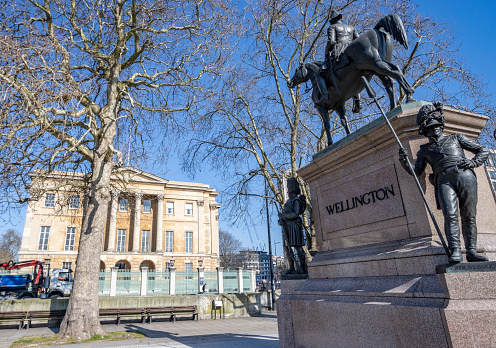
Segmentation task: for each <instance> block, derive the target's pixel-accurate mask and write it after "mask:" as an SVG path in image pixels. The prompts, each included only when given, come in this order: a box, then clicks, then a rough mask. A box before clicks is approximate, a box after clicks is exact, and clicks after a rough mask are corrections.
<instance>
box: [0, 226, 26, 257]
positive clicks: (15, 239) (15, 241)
mask: <svg viewBox="0 0 496 348" xmlns="http://www.w3.org/2000/svg"><path fill="white" fill-rule="evenodd" d="M20 248H21V234H20V233H19V231H16V230H13V229H8V230H7V232H4V233H2V235H1V236H0V262H8V261H10V260H14V261H15V260H17V253H18V252H19V249H20Z"/></svg>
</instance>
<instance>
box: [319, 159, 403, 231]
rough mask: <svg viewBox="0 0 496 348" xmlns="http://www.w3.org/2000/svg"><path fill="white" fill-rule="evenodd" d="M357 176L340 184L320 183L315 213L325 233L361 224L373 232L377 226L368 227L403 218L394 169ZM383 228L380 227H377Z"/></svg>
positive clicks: (357, 226)
mask: <svg viewBox="0 0 496 348" xmlns="http://www.w3.org/2000/svg"><path fill="white" fill-rule="evenodd" d="M356 174H359V173H355V177H354V178H353V180H350V181H347V182H344V183H342V184H339V185H332V184H331V185H329V183H325V182H322V185H321V186H320V187H319V192H318V196H319V199H318V204H319V208H318V210H319V216H320V226H321V228H322V229H323V231H324V234H328V233H332V232H334V231H341V230H349V229H353V228H359V227H360V226H364V225H368V227H367V229H369V230H371V231H374V230H375V228H376V227H374V226H373V225H371V224H373V223H375V222H379V221H385V220H392V219H394V218H397V217H400V216H404V215H405V212H404V210H403V202H402V197H401V191H400V188H399V186H398V180H397V177H396V172H395V167H394V166H387V167H383V168H381V169H378V170H376V171H372V172H366V173H364V174H362V175H356ZM395 224H397V223H395ZM384 226H385V225H384V224H382V225H381V227H380V228H384ZM362 231H363V229H362V230H360V233H363V232H362ZM346 233H350V234H353V233H354V232H353V231H352V230H349V231H348V232H346ZM329 237H330V236H329ZM340 238H342V236H340Z"/></svg>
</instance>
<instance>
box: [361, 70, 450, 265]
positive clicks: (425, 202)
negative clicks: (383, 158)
mask: <svg viewBox="0 0 496 348" xmlns="http://www.w3.org/2000/svg"><path fill="white" fill-rule="evenodd" d="M362 81H363V84H364V86H365V89H366V90H367V94H368V95H369V97H370V98H372V99H374V102H375V104H376V105H377V107H378V108H379V110H380V111H381V114H382V116H383V117H384V120H386V123H387V125H388V127H389V129H390V130H391V132H392V133H393V136H394V138H395V139H396V142H397V143H398V146H399V147H400V149H402V150H403V152H404V153H405V154H406V149H405V148H404V147H403V145H402V144H401V141H400V139H399V138H398V136H397V135H396V132H395V131H394V128H393V126H391V123H390V122H389V119H388V118H387V116H386V113H385V112H384V110H383V109H382V107H381V104H379V101H378V100H377V97H376V93H375V91H374V90H373V89H372V86H371V85H370V84H369V82H368V81H367V79H366V78H365V77H364V76H362ZM406 164H407V166H408V169H409V171H410V173H411V174H412V176H413V178H414V179H415V183H416V184H417V188H418V189H419V191H420V195H421V196H422V199H423V200H424V204H425V207H426V208H427V211H428V212H429V216H430V217H431V220H432V223H433V224H434V227H435V228H436V231H437V234H438V236H439V239H440V240H441V244H442V245H443V248H444V251H445V252H446V255H448V257H450V251H449V249H448V247H447V246H446V242H445V241H444V237H443V234H442V233H441V229H440V228H439V225H438V224H437V221H436V218H435V217H434V213H433V212H432V209H431V207H430V206H429V203H428V202H427V198H426V197H425V193H424V190H422V186H420V182H419V180H418V178H417V175H416V174H415V170H414V169H413V166H412V163H411V162H410V159H409V158H408V155H406Z"/></svg>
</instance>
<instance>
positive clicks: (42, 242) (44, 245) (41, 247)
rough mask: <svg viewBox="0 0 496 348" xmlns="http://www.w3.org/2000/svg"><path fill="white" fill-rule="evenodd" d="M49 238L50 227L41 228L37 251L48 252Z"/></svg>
mask: <svg viewBox="0 0 496 348" xmlns="http://www.w3.org/2000/svg"><path fill="white" fill-rule="evenodd" d="M49 238H50V226H41V230H40V239H39V241H38V251H45V250H48V240H49Z"/></svg>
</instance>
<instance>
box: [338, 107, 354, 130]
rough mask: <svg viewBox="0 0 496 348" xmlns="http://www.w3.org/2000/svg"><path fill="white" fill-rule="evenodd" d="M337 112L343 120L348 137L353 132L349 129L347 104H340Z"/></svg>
mask: <svg viewBox="0 0 496 348" xmlns="http://www.w3.org/2000/svg"><path fill="white" fill-rule="evenodd" d="M335 110H336V112H337V113H338V115H339V118H340V119H341V124H342V125H343V128H344V130H345V132H346V135H350V133H351V132H350V127H348V119H347V118H346V107H345V103H340V104H338V105H337V107H336V109H335Z"/></svg>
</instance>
